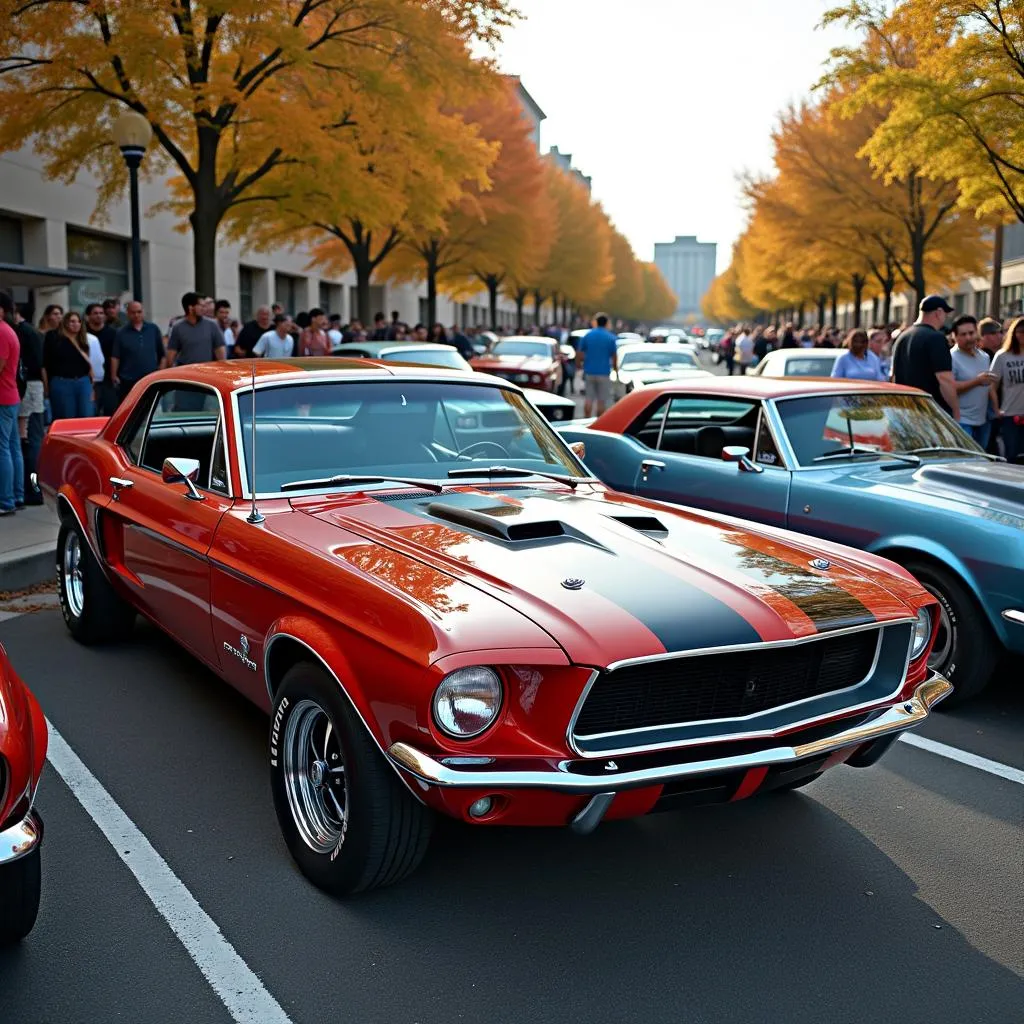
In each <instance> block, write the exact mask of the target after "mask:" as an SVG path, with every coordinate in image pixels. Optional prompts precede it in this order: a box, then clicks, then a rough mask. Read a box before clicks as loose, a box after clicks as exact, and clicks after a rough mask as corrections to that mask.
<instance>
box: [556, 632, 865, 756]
mask: <svg viewBox="0 0 1024 1024" xmlns="http://www.w3.org/2000/svg"><path fill="white" fill-rule="evenodd" d="M877 643H878V630H875V629H869V630H862V631H860V632H857V633H848V634H846V635H844V636H837V637H831V638H826V639H822V640H816V641H813V642H809V643H804V644H796V645H794V646H792V647H776V648H772V647H763V648H755V649H753V650H749V651H736V652H734V653H725V654H708V655H700V656H697V657H692V658H678V659H668V660H665V661H653V662H647V663H646V664H642V665H627V666H625V667H623V668H620V669H616V670H615V671H614V672H602V673H601V675H600V676H598V678H597V680H596V681H595V683H594V685H593V687H592V688H591V690H590V693H589V694H588V695H587V699H586V702H585V703H584V705H583V709H582V710H581V712H580V716H579V718H578V719H577V721H576V727H575V730H574V731H575V734H576V735H577V736H594V735H597V734H600V733H606V732H624V731H628V730H631V729H644V728H648V727H651V726H659V725H675V724H682V723H685V722H702V721H707V720H713V719H718V718H739V717H742V716H744V715H753V714H757V713H758V712H760V711H769V710H771V709H772V708H777V707H781V706H782V705H784V704H791V703H792V702H794V701H798V700H805V699H806V698H808V697H818V696H821V695H822V694H825V693H831V692H832V691H833V690H842V689H845V688H846V687H848V686H854V685H855V684H856V683H859V682H860V681H861V680H862V679H864V678H865V676H867V674H868V672H869V671H870V669H871V664H872V662H873V660H874V656H875V648H876V646H877Z"/></svg>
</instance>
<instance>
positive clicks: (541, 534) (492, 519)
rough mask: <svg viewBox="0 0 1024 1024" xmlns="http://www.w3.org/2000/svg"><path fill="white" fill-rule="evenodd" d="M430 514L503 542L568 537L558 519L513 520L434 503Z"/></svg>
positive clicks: (470, 509) (458, 506)
mask: <svg viewBox="0 0 1024 1024" xmlns="http://www.w3.org/2000/svg"><path fill="white" fill-rule="evenodd" d="M427 512H429V513H430V515H432V516H434V517H436V518H437V519H444V520H447V521H448V522H449V523H456V524H458V525H459V526H468V527H469V528H470V529H471V530H479V531H480V533H487V534H490V535H491V536H492V537H498V538H500V539H501V540H509V541H522V540H544V539H545V538H548V537H564V536H565V534H566V531H565V527H564V526H563V525H562V524H561V523H560V522H559V521H558V520H557V519H537V520H533V521H532V522H531V521H530V520H527V521H526V522H521V521H510V520H508V519H502V518H499V517H498V516H492V515H488V514H487V513H486V512H480V511H477V510H476V509H472V508H463V507H462V506H460V505H449V504H447V503H446V502H443V501H432V502H431V503H430V504H429V505H427Z"/></svg>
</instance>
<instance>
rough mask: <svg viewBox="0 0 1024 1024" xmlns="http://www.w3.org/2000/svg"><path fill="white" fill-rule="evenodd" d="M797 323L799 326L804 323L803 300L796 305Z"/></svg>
mask: <svg viewBox="0 0 1024 1024" xmlns="http://www.w3.org/2000/svg"><path fill="white" fill-rule="evenodd" d="M796 325H797V327H803V325H804V304H803V303H802V302H801V303H800V305H799V306H797V307H796Z"/></svg>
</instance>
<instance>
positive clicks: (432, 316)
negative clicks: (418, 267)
mask: <svg viewBox="0 0 1024 1024" xmlns="http://www.w3.org/2000/svg"><path fill="white" fill-rule="evenodd" d="M426 265H427V330H428V331H432V330H433V329H434V324H436V323H437V243H436V242H435V243H433V244H432V249H431V252H430V255H429V256H428V257H427V259H426Z"/></svg>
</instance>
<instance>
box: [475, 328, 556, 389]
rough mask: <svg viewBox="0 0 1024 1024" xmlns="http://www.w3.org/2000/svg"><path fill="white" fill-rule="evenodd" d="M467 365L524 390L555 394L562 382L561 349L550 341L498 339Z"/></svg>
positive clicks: (545, 339) (538, 339) (526, 337)
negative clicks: (538, 390)
mask: <svg viewBox="0 0 1024 1024" xmlns="http://www.w3.org/2000/svg"><path fill="white" fill-rule="evenodd" d="M470 362H471V363H472V365H473V369H474V370H479V371H480V372H481V373H492V374H494V376H496V377H502V378H503V379H504V380H508V381H512V383H513V384H518V385H519V386H520V387H523V388H540V389H541V390H542V391H557V390H558V385H559V384H561V382H562V373H563V370H562V352H561V347H560V346H559V344H558V342H557V341H552V340H551V339H550V338H541V337H536V336H533V335H524V336H523V337H509V338H501V339H500V340H498V341H496V342H494V343H493V344H492V345H491V346H490V347H489V348H488V349H487V351H486V352H484V353H483V354H482V355H479V356H475V357H474V358H473V359H471V360H470Z"/></svg>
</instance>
